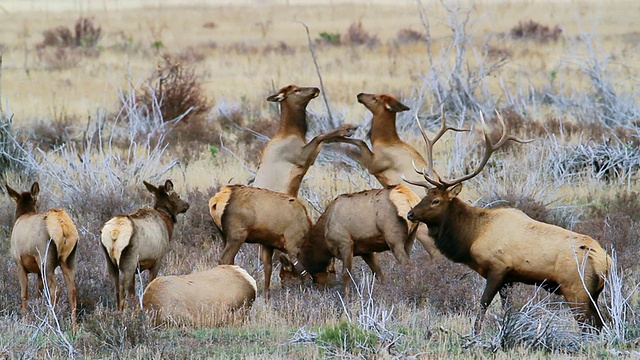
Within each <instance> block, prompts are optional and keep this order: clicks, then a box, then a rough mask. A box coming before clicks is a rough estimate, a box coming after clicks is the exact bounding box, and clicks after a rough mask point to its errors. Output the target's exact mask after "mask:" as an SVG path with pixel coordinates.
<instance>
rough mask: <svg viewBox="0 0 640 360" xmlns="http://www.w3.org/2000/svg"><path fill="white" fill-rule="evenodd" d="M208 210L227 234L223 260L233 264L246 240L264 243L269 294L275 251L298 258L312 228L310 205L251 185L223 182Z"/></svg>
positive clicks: (221, 261) (266, 290)
mask: <svg viewBox="0 0 640 360" xmlns="http://www.w3.org/2000/svg"><path fill="white" fill-rule="evenodd" d="M209 212H210V214H211V217H212V218H213V222H214V223H215V224H216V226H217V227H218V229H219V230H220V232H221V233H222V235H223V237H224V250H223V251H222V256H221V257H220V264H223V265H224V264H226V265H233V264H234V261H235V260H234V259H235V256H236V254H237V253H238V250H240V247H241V246H242V244H243V243H257V244H260V245H262V255H261V260H262V263H263V264H264V290H265V294H267V295H268V293H269V286H270V284H271V272H272V269H273V267H272V261H273V251H274V250H275V249H278V250H280V251H282V252H285V253H287V254H289V256H291V257H292V258H296V256H297V255H298V252H299V251H300V246H301V245H302V243H303V241H304V239H305V238H306V237H307V236H308V234H309V231H310V230H311V219H310V218H309V215H308V214H307V209H306V208H305V206H304V205H303V204H302V202H301V201H300V200H298V198H296V197H293V196H290V195H287V194H283V193H280V192H275V191H271V190H267V189H262V188H255V187H251V186H243V185H230V186H223V187H222V188H221V189H220V191H219V192H218V193H216V194H215V195H214V196H213V197H212V198H211V199H210V200H209Z"/></svg>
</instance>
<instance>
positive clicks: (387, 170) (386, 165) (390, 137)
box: [341, 93, 440, 257]
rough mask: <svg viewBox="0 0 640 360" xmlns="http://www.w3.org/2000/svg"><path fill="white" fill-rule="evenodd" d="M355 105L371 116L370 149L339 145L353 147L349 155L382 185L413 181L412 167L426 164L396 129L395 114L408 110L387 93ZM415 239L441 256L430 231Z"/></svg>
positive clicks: (359, 144)
mask: <svg viewBox="0 0 640 360" xmlns="http://www.w3.org/2000/svg"><path fill="white" fill-rule="evenodd" d="M358 102H359V103H361V104H363V105H364V106H365V107H366V108H367V109H368V110H369V111H371V113H372V114H373V118H372V120H371V131H370V132H369V140H370V141H371V145H372V148H371V149H369V147H368V146H367V144H366V143H365V142H364V141H362V140H357V139H345V140H341V142H345V143H350V144H352V145H356V147H357V148H358V150H357V151H350V152H349V153H350V154H351V155H352V156H353V157H354V158H355V159H357V160H358V162H359V163H360V164H361V165H362V166H363V167H365V168H366V169H367V170H368V171H369V173H370V174H371V175H373V176H375V177H376V179H377V180H378V182H380V184H381V185H382V186H393V185H398V184H403V183H404V182H403V181H402V176H403V175H404V176H405V177H408V178H410V179H411V178H416V175H415V171H414V170H413V164H415V165H416V166H417V167H418V168H426V167H427V163H426V161H425V160H424V158H423V157H422V155H420V153H418V151H417V150H416V149H415V148H414V147H413V146H411V145H409V144H407V143H406V142H404V141H402V140H401V139H400V136H398V132H397V130H396V113H398V112H402V111H406V110H409V108H408V107H407V106H405V105H403V104H402V103H400V102H399V101H398V100H397V99H396V98H395V97H393V96H392V95H388V94H364V93H361V94H358ZM406 186H408V187H409V189H411V191H413V192H414V193H415V194H416V195H417V196H421V195H422V194H424V189H423V188H421V187H419V186H415V185H412V184H407V185H406ZM416 238H417V239H418V241H420V243H421V244H422V246H423V247H424V248H425V250H427V252H428V253H429V255H430V256H431V257H435V256H440V253H439V252H438V249H437V248H436V246H435V245H434V243H433V239H431V238H430V237H429V230H428V229H427V227H426V226H424V225H421V226H419V228H418V232H417V235H416Z"/></svg>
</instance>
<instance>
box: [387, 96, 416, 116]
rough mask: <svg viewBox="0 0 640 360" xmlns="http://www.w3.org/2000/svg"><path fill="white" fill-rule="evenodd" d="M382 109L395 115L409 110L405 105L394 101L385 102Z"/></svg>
mask: <svg viewBox="0 0 640 360" xmlns="http://www.w3.org/2000/svg"><path fill="white" fill-rule="evenodd" d="M384 107H385V108H386V109H387V110H389V111H392V112H396V113H398V112H403V111H407V110H410V109H409V107H408V106H407V105H405V104H403V103H401V102H400V101H398V100H396V99H389V100H387V102H386V103H385V104H384Z"/></svg>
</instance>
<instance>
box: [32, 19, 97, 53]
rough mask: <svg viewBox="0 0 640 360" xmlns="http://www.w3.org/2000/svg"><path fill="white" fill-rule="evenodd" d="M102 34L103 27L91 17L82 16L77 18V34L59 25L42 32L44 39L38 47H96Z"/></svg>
mask: <svg viewBox="0 0 640 360" xmlns="http://www.w3.org/2000/svg"><path fill="white" fill-rule="evenodd" d="M101 35H102V28H101V27H100V26H96V25H95V24H94V22H93V19H91V18H85V17H80V18H79V19H78V20H76V24H75V34H74V33H72V32H71V30H70V29H69V28H68V27H66V26H58V27H57V28H55V29H49V30H45V31H43V32H42V36H43V37H44V39H43V40H42V42H41V43H40V44H38V46H37V47H38V49H42V48H45V47H55V48H77V47H80V48H94V47H96V46H97V45H98V41H99V40H100V37H101Z"/></svg>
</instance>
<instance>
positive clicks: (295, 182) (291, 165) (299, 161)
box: [252, 85, 354, 197]
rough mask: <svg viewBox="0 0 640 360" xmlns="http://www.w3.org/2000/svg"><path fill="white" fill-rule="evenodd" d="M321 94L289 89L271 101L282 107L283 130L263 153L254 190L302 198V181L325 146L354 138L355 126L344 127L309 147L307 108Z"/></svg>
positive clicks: (328, 133)
mask: <svg viewBox="0 0 640 360" xmlns="http://www.w3.org/2000/svg"><path fill="white" fill-rule="evenodd" d="M318 94H320V90H319V89H318V88H315V87H298V86H296V85H289V86H285V87H283V88H282V89H280V91H278V93H276V94H274V95H271V96H269V97H268V98H267V101H270V102H277V103H280V127H279V128H278V131H277V132H276V134H275V135H274V136H273V138H271V140H269V142H268V143H267V146H265V148H264V150H263V151H262V156H261V158H260V165H258V171H257V172H256V178H255V180H254V181H253V184H252V186H254V187H259V188H264V189H269V190H271V191H277V192H281V193H285V194H289V195H291V196H295V197H297V196H298V190H299V189H300V183H301V182H302V178H303V177H304V175H305V174H306V173H307V170H309V167H310V166H311V165H312V164H313V162H314V161H315V160H316V157H317V156H318V153H319V152H320V148H321V146H322V144H323V143H325V142H335V141H339V140H340V139H342V138H344V137H345V136H349V135H351V133H352V132H353V129H354V128H353V126H351V125H342V126H340V127H338V128H336V129H334V130H331V131H329V132H326V133H324V134H320V135H317V136H316V137H314V138H313V139H311V141H309V142H308V143H307V140H306V136H307V128H308V126H307V112H306V108H307V104H309V101H311V99H313V98H316V97H317V96H318Z"/></svg>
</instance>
